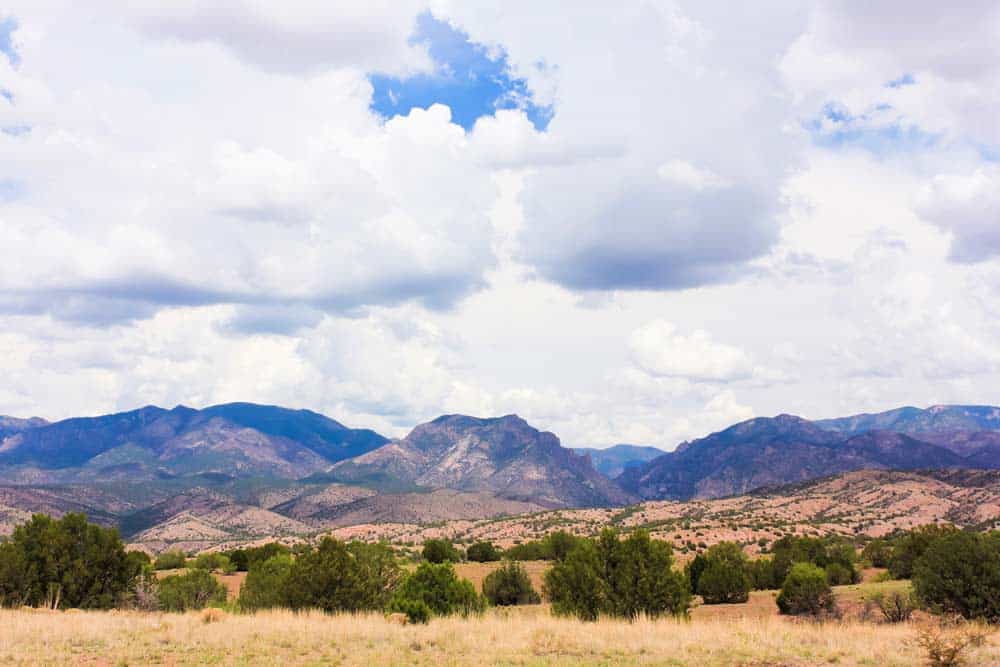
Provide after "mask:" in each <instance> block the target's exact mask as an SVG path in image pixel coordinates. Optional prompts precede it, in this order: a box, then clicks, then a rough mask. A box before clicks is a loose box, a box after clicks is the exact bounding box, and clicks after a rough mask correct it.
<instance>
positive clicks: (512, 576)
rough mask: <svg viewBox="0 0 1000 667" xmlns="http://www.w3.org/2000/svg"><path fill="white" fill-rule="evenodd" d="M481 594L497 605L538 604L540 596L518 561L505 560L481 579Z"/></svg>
mask: <svg viewBox="0 0 1000 667" xmlns="http://www.w3.org/2000/svg"><path fill="white" fill-rule="evenodd" d="M483 596H484V597H485V598H486V599H487V600H489V601H490V604H493V605H496V606H498V607H505V606H510V605H521V604H538V603H539V602H541V601H542V600H541V598H540V597H539V595H538V592H537V591H535V588H534V587H533V586H532V585H531V578H530V577H528V573H527V572H526V571H525V569H524V567H522V566H521V564H520V563H515V562H513V561H507V562H506V563H504V564H503V565H501V566H500V568H499V569H497V570H494V571H493V572H490V573H489V574H488V575H486V578H485V579H484V580H483Z"/></svg>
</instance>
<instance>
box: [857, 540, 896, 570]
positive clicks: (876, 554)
mask: <svg viewBox="0 0 1000 667" xmlns="http://www.w3.org/2000/svg"><path fill="white" fill-rule="evenodd" d="M861 557H862V558H863V559H865V560H866V561H868V562H869V563H871V565H872V567H889V561H890V560H891V559H892V545H891V544H889V542H887V541H886V540H883V539H880V538H876V539H874V540H872V541H871V542H869V543H868V544H866V545H865V548H864V549H862V550H861Z"/></svg>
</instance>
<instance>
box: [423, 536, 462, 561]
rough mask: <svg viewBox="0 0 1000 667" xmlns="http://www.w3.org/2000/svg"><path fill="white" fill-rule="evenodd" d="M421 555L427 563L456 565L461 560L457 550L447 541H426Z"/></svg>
mask: <svg viewBox="0 0 1000 667" xmlns="http://www.w3.org/2000/svg"><path fill="white" fill-rule="evenodd" d="M421 553H422V554H423V557H424V560H426V561H427V562H428V563H435V564H439V563H445V562H449V563H457V562H459V561H461V560H462V556H461V554H459V553H458V549H456V548H455V545H454V544H452V543H451V542H449V541H448V540H427V541H426V542H424V549H423V551H422V552H421Z"/></svg>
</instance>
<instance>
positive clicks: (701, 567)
mask: <svg viewBox="0 0 1000 667" xmlns="http://www.w3.org/2000/svg"><path fill="white" fill-rule="evenodd" d="M706 567H708V558H707V557H705V555H704V554H698V555H696V556H695V557H694V558H692V559H691V560H689V561H688V563H687V565H685V566H684V572H685V573H686V574H687V577H688V581H689V582H691V592H692V593H697V592H698V582H699V581H700V580H701V575H702V573H703V572H704V571H705V568H706Z"/></svg>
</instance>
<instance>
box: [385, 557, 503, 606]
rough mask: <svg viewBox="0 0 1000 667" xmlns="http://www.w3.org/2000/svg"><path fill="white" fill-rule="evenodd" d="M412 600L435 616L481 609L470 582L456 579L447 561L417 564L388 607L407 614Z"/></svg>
mask: <svg viewBox="0 0 1000 667" xmlns="http://www.w3.org/2000/svg"><path fill="white" fill-rule="evenodd" d="M413 602H423V603H424V604H425V605H427V608H428V609H430V611H431V613H432V614H434V615H436V616H448V615H450V614H461V615H462V616H468V615H469V614H474V613H480V612H482V611H483V609H484V608H485V602H484V601H483V598H482V597H481V596H480V595H479V594H478V593H476V589H475V587H474V586H473V585H472V583H471V582H470V581H468V580H467V579H459V578H458V576H457V575H456V574H455V568H454V566H452V564H451V563H421V564H420V566H419V567H418V568H417V569H416V570H414V571H413V573H412V574H410V575H409V576H408V577H406V579H404V580H403V582H402V584H400V586H399V587H398V588H397V590H396V592H395V594H394V595H393V598H392V602H391V603H390V606H389V608H390V609H391V610H393V611H400V612H402V613H405V614H409V611H407V609H408V608H409V606H410V605H411V604H412V603H413Z"/></svg>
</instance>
